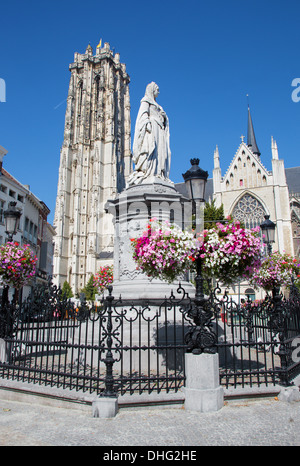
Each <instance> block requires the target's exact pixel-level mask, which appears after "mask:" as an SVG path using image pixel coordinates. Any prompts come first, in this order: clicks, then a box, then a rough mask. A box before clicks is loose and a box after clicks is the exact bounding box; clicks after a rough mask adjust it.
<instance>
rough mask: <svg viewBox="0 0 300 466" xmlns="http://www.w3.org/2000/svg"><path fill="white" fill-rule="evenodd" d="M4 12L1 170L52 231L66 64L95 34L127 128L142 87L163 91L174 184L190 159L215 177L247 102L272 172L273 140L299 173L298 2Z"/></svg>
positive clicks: (59, 6) (131, 2)
mask: <svg viewBox="0 0 300 466" xmlns="http://www.w3.org/2000/svg"><path fill="white" fill-rule="evenodd" d="M0 16H1V29H0V35H1V41H0V57H1V62H0V65H1V66H0V78H1V79H4V80H5V83H6V102H0V145H2V146H3V147H5V148H6V149H7V150H8V151H9V152H8V154H7V155H6V156H5V158H4V167H5V168H6V169H7V170H8V171H9V172H10V173H11V174H12V175H13V176H15V177H16V178H17V179H18V180H19V181H20V182H22V183H23V184H29V185H30V187H31V190H32V191H33V192H34V194H36V195H37V196H38V197H39V198H40V199H41V200H43V201H44V202H45V203H46V204H47V205H48V207H49V208H50V209H51V214H50V216H49V221H50V223H52V221H53V215H54V208H55V198H56V190H57V179H58V168H59V157H60V148H61V145H62V142H63V131H64V118H65V108H66V105H65V99H66V97H67V92H68V85H69V77H70V72H69V68H68V67H69V63H71V62H72V61H73V58H74V52H80V53H84V51H85V49H86V47H87V45H88V43H90V44H91V45H92V47H93V48H94V50H95V49H96V46H97V44H98V42H99V39H100V38H102V41H103V42H109V43H110V46H111V48H114V49H115V51H116V52H119V53H120V56H121V62H122V63H126V67H127V72H128V73H129V75H130V78H131V83H130V98H131V118H132V128H134V124H135V119H136V115H137V111H138V107H139V102H140V99H141V98H142V97H143V95H144V91H145V87H146V85H147V84H148V83H149V82H150V81H155V82H157V84H158V85H159V87H160V96H159V98H158V102H159V103H160V104H161V105H162V106H163V107H164V109H165V111H166V112H167V114H168V117H169V120H170V131H171V151H172V161H171V179H172V180H173V181H174V182H180V181H182V173H183V172H185V171H186V170H187V169H188V168H189V167H190V163H189V160H190V158H191V157H196V156H197V157H199V158H200V166H201V167H202V168H203V169H205V170H208V172H209V175H210V176H212V169H213V152H214V149H215V147H216V145H218V146H219V151H220V161H221V168H222V173H223V174H224V173H225V172H226V170H227V167H228V165H229V164H230V162H231V160H232V158H233V156H234V154H235V152H236V150H237V148H238V146H239V144H240V141H241V140H240V136H241V135H242V134H243V135H246V134H247V97H246V95H247V94H249V102H250V107H251V113H252V119H253V124H254V129H255V133H256V139H257V143H258V147H259V149H260V151H261V154H262V155H261V160H262V162H263V164H264V165H265V166H266V168H267V169H271V136H273V137H274V138H275V139H276V141H277V144H278V149H279V157H280V158H283V159H284V161H285V166H286V167H293V166H299V165H300V157H299V155H300V131H299V129H300V102H294V101H293V100H292V92H293V90H294V89H295V88H293V87H292V85H291V84H292V81H293V80H294V79H295V78H298V77H299V78H300V48H299V44H300V28H299V17H300V2H299V0H285V1H278V0H272V1H271V0H260V1H257V0H248V1H244V0H228V1H221V0H216V1H205V2H204V1H202V0H185V1H178V0H163V1H162V0H160V1H157V0H153V1H151V2H145V1H140V0H138V1H136V0H127V1H126V2H125V1H124V0H123V1H119V0H115V1H113V2H112V1H109V0H106V1H95V0H85V1H84V2H83V1H79V0H72V1H71V0H60V1H58V0H52V1H43V2H41V1H36V0H28V1H27V2H24V1H21V0H12V1H10V2H6V3H5V4H4V2H2V5H1V9H0ZM299 96H300V92H299ZM132 139H133V134H132Z"/></svg>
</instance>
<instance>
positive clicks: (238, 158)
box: [222, 142, 270, 191]
mask: <svg viewBox="0 0 300 466" xmlns="http://www.w3.org/2000/svg"><path fill="white" fill-rule="evenodd" d="M269 177H270V175H269V173H268V171H267V169H266V168H265V167H264V166H263V164H262V163H261V161H260V158H259V157H258V156H256V155H254V154H253V153H252V151H251V150H250V149H249V147H248V146H247V145H246V144H245V143H244V142H242V143H241V144H240V146H239V148H238V150H237V152H236V154H235V156H234V158H233V160H232V162H231V164H230V166H229V168H228V170H227V172H226V175H225V176H224V178H223V180H222V182H223V183H224V185H225V190H231V191H232V190H236V189H247V188H257V187H261V186H267V185H268V184H269V183H268V179H269Z"/></svg>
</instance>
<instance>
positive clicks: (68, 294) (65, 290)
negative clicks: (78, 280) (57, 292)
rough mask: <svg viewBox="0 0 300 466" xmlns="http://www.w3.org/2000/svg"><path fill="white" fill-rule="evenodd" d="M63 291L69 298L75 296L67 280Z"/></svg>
mask: <svg viewBox="0 0 300 466" xmlns="http://www.w3.org/2000/svg"><path fill="white" fill-rule="evenodd" d="M61 291H62V294H63V296H64V297H66V298H68V299H69V298H73V296H74V295H73V292H72V288H71V286H70V285H69V283H68V282H67V281H65V282H64V284H63V286H62V289H61Z"/></svg>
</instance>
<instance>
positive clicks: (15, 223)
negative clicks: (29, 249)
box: [2, 202, 22, 306]
mask: <svg viewBox="0 0 300 466" xmlns="http://www.w3.org/2000/svg"><path fill="white" fill-rule="evenodd" d="M16 205H17V203H16V202H10V203H9V204H8V209H7V210H5V211H4V212H3V215H4V222H5V233H6V234H7V236H8V242H11V241H12V240H13V237H14V235H15V234H16V233H17V231H18V228H19V225H20V217H21V215H22V214H21V212H20V211H19V210H17V209H16ZM8 289H9V286H8V285H6V286H4V288H3V293H2V306H3V305H4V304H6V303H7V302H8Z"/></svg>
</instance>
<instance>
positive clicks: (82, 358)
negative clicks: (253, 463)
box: [0, 284, 300, 396]
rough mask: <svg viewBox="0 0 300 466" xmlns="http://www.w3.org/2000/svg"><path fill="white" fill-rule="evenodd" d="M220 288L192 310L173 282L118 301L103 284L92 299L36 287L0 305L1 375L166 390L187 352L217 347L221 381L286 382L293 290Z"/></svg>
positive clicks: (299, 306)
mask: <svg viewBox="0 0 300 466" xmlns="http://www.w3.org/2000/svg"><path fill="white" fill-rule="evenodd" d="M218 291H219V290H218V289H216V290H214V291H213V292H211V294H210V297H209V299H207V300H205V303H204V306H203V307H202V308H201V310H200V311H199V309H198V308H197V306H195V301H194V299H191V298H190V297H189V296H188V295H187V294H186V293H185V292H184V290H183V289H182V288H181V287H180V286H179V288H178V289H177V290H176V293H175V294H174V295H173V294H172V295H171V296H170V298H169V299H165V300H163V301H162V302H161V303H159V304H157V302H150V301H148V302H139V301H135V302H126V303H125V302H122V301H121V300H116V299H114V297H113V290H112V289H111V288H110V289H109V293H108V295H107V297H106V299H105V300H104V302H103V303H102V304H101V305H99V306H95V305H88V304H87V303H86V301H85V300H83V301H81V302H80V303H78V305H76V304H75V303H73V302H71V300H68V299H65V298H64V297H63V295H62V292H61V290H60V289H58V288H56V287H55V286H53V285H52V284H49V286H48V287H36V288H35V289H34V290H33V292H32V294H31V296H30V297H29V298H28V299H27V300H26V301H25V302H24V303H23V304H22V306H21V307H20V308H17V307H15V306H12V305H6V306H4V307H2V308H1V309H0V377H2V378H10V379H14V380H20V381H28V382H33V383H39V384H44V385H48V386H55V387H61V388H65V389H73V390H82V391H85V392H87V391H88V392H90V393H96V394H100V395H101V394H105V395H108V396H113V395H115V394H116V393H118V394H124V393H131V394H132V393H143V392H148V393H152V392H162V391H165V392H170V391H177V390H179V389H180V388H181V387H183V386H184V383H185V357H184V355H185V352H186V351H194V352H202V351H208V352H215V351H217V352H218V353H219V361H220V383H221V384H222V385H223V386H225V387H231V386H232V387H237V386H242V387H245V386H254V385H276V384H278V383H279V384H283V385H287V384H289V383H290V381H291V380H292V379H293V377H294V376H295V375H297V374H298V373H299V372H300V362H299V361H298V358H297V357H296V358H295V357H293V355H295V354H296V355H297V354H298V353H297V352H296V353H295V342H297V341H298V338H300V319H299V317H300V298H299V293H298V292H297V290H296V289H294V288H293V289H292V292H291V295H290V297H289V298H288V299H286V298H284V297H283V296H282V295H281V294H280V293H279V290H274V292H273V294H271V295H267V296H266V298H265V299H264V300H262V301H261V302H258V303H257V302H254V303H253V302H252V301H251V300H250V299H248V301H247V302H246V303H244V304H243V305H242V306H238V305H237V304H236V303H235V302H234V301H233V300H232V299H230V298H229V297H228V296H227V295H226V294H225V295H224V296H222V295H220V294H218V293H217V292H218ZM195 344H196V350H195V349H193V348H195ZM299 346H300V342H299ZM299 353H300V351H299ZM299 355H300V354H299Z"/></svg>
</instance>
